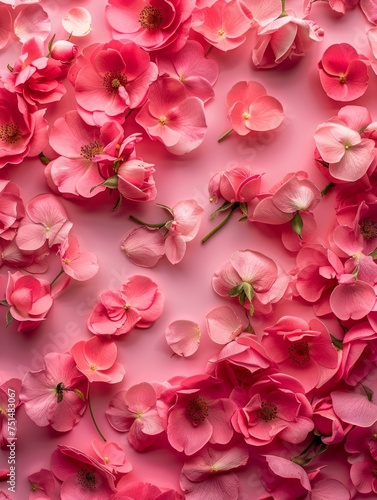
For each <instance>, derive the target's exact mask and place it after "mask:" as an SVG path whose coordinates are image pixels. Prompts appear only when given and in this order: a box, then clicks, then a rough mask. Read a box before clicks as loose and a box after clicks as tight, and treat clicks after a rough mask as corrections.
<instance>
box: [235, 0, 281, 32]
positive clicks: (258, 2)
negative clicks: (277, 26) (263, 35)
mask: <svg viewBox="0 0 377 500" xmlns="http://www.w3.org/2000/svg"><path fill="white" fill-rule="evenodd" d="M242 6H245V7H246V8H247V10H248V11H250V17H251V19H253V20H254V21H256V22H257V23H258V25H259V26H266V25H267V24H270V23H271V22H272V21H274V20H275V19H277V18H278V17H279V16H280V14H281V0H271V1H269V2H265V0H242Z"/></svg>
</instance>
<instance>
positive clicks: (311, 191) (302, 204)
mask: <svg viewBox="0 0 377 500" xmlns="http://www.w3.org/2000/svg"><path fill="white" fill-rule="evenodd" d="M273 201H274V204H275V205H276V207H277V208H278V209H279V210H281V211H282V212H286V213H291V214H294V213H295V212H296V211H297V210H313V209H314V208H315V207H316V206H317V205H318V204H319V202H320V201H321V193H320V191H319V189H318V188H317V187H316V186H315V185H314V184H313V183H312V182H311V181H309V180H308V179H301V180H299V179H298V178H297V177H296V176H295V177H292V178H291V179H290V180H289V181H287V182H285V183H284V184H283V186H281V187H280V188H279V189H278V190H277V191H276V193H275V194H274V195H273Z"/></svg>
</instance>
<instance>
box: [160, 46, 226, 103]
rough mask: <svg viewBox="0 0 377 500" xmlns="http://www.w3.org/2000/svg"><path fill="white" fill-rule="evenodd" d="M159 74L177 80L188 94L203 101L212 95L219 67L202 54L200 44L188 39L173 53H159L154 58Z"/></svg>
mask: <svg viewBox="0 0 377 500" xmlns="http://www.w3.org/2000/svg"><path fill="white" fill-rule="evenodd" d="M156 60H157V66H158V72H159V75H161V76H163V75H167V76H169V77H171V78H174V79H175V80H178V81H179V82H180V84H181V85H182V86H183V88H184V89H185V90H186V94H187V95H188V96H190V95H193V96H196V97H199V99H201V100H202V101H203V102H206V101H208V99H211V98H212V97H214V95H215V93H214V90H213V88H212V87H213V85H214V84H215V82H216V80H217V77H218V73H219V69H218V65H217V63H216V61H214V60H213V59H207V58H206V57H205V56H204V49H203V47H202V45H201V44H200V43H199V42H197V41H195V40H188V41H187V43H186V44H185V46H184V47H183V48H182V49H181V50H180V51H178V52H175V53H173V54H164V53H162V54H159V55H158V56H157V58H156Z"/></svg>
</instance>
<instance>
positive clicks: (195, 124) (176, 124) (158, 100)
mask: <svg viewBox="0 0 377 500" xmlns="http://www.w3.org/2000/svg"><path fill="white" fill-rule="evenodd" d="M135 119H136V121H137V123H138V124H139V125H141V126H142V127H143V128H144V129H145V130H146V132H147V133H148V135H149V136H150V137H151V139H153V140H159V141H160V142H162V143H163V144H164V145H165V147H166V149H167V150H168V151H169V152H170V153H173V154H176V155H182V154H185V153H189V152H190V151H192V150H194V149H196V148H197V147H198V146H200V144H201V143H202V142H203V139H204V135H205V133H206V130H207V124H206V119H205V114H204V105H203V101H202V100H201V99H199V98H198V97H194V96H189V97H187V95H186V91H185V89H184V88H183V87H182V85H181V84H180V83H179V82H178V81H177V80H175V79H173V78H170V77H166V78H161V79H159V80H157V82H155V83H154V84H153V85H151V88H150V92H149V96H148V100H147V102H146V103H145V104H144V106H143V107H142V108H141V110H140V111H139V113H138V114H137V115H136V118H135Z"/></svg>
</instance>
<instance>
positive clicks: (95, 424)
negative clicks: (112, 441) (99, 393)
mask: <svg viewBox="0 0 377 500" xmlns="http://www.w3.org/2000/svg"><path fill="white" fill-rule="evenodd" d="M88 406H89V411H90V416H91V417H92V420H93V424H94V427H95V428H96V429H97V432H98V434H99V435H100V436H101V438H102V439H103V440H104V441H105V442H106V441H107V439H106V438H105V436H104V435H103V434H102V432H101V431H100V429H99V427H98V424H97V422H96V419H95V418H94V413H93V409H92V405H91V402H90V396H89V393H88Z"/></svg>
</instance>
